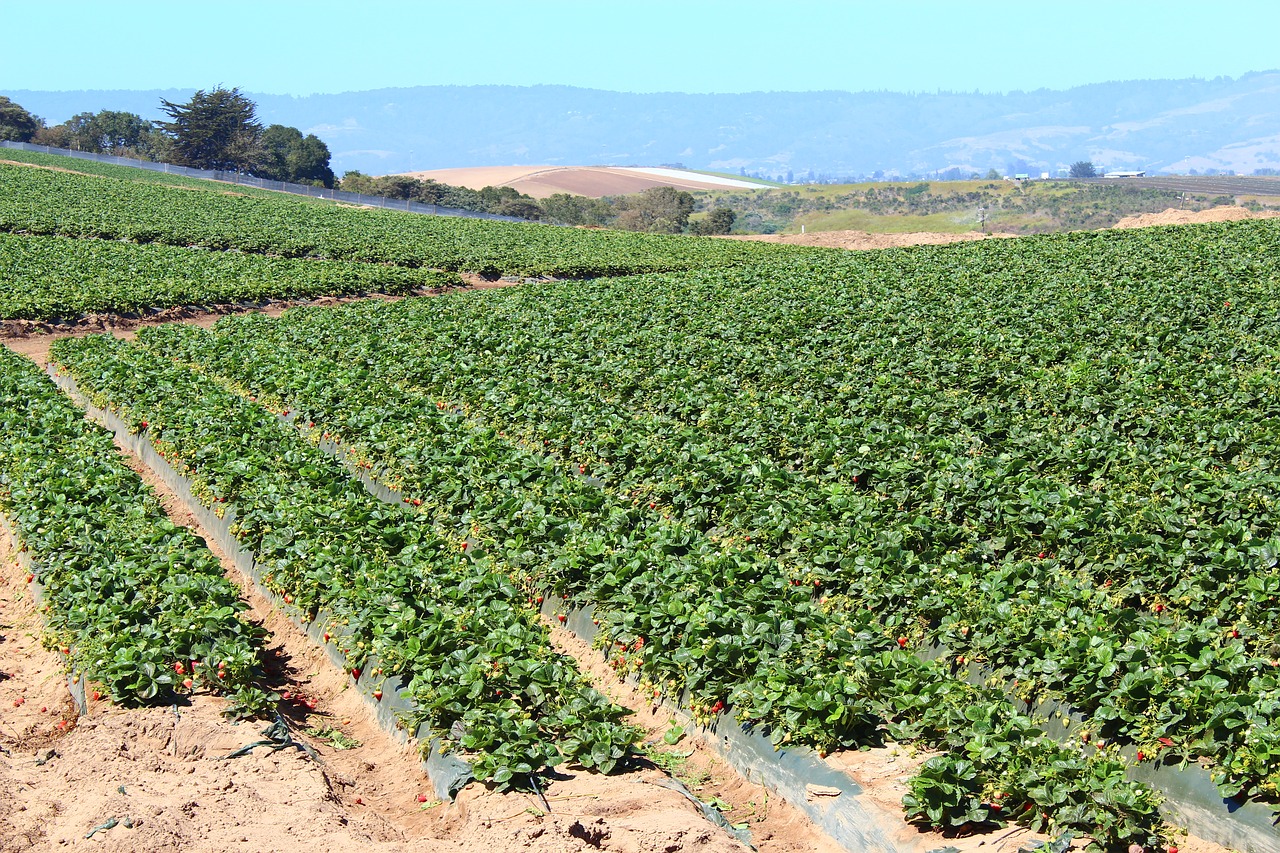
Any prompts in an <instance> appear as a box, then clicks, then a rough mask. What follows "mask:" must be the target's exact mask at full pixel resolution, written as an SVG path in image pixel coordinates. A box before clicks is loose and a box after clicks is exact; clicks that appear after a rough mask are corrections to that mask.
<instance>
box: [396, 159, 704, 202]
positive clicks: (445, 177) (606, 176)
mask: <svg viewBox="0 0 1280 853" xmlns="http://www.w3.org/2000/svg"><path fill="white" fill-rule="evenodd" d="M405 174H406V175H407V176H408V177H411V178H420V179H422V180H434V181H439V182H440V183H443V184H450V185H452V186H456V187H469V188H471V189H474V190H480V189H484V188H485V187H487V186H506V187H511V188H513V189H515V190H517V191H519V192H522V193H524V194H525V195H529V196H532V197H533V198H547V197H549V196H552V195H555V194H556V193H571V194H573V195H582V196H588V197H590V198H599V197H601V196H606V195H626V194H628V193H638V192H643V191H645V190H647V189H652V188H653V187H676V188H677V189H682V190H715V189H720V190H722V189H724V187H723V186H721V185H719V184H717V183H716V182H715V181H713V180H698V176H697V175H696V174H694V173H691V174H690V175H689V176H688V177H685V176H679V177H677V176H673V175H647V174H644V173H643V172H633V171H629V170H626V169H611V168H609V167H608V166H477V167H475V168H466V169H434V170H430V171H424V172H407V173H405Z"/></svg>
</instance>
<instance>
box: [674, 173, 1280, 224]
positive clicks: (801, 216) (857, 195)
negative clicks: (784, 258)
mask: <svg viewBox="0 0 1280 853" xmlns="http://www.w3.org/2000/svg"><path fill="white" fill-rule="evenodd" d="M1235 202H1236V199H1235V197H1234V196H1229V195H1228V196H1223V195H1221V194H1216V193H1207V192H1206V193H1192V192H1187V193H1185V194H1184V193H1182V192H1178V191H1174V190H1168V189H1151V188H1145V187H1137V186H1132V185H1126V184H1124V183H1122V182H1117V183H1114V184H1097V183H1086V182H1072V181H1027V182H1022V183H1019V182H1014V181H1002V180H996V181H992V180H981V181H919V182H895V183H865V184H844V185H806V186H801V187H795V188H787V189H782V188H778V189H771V190H764V191H752V192H745V193H739V192H710V193H699V194H698V203H699V207H700V208H701V209H711V208H714V207H721V206H723V207H729V208H732V209H733V210H734V211H735V212H736V213H737V214H738V220H737V222H736V224H735V231H736V232H740V233H798V232H799V231H800V228H801V226H804V227H805V228H806V229H807V230H808V231H838V230H846V229H852V230H859V231H869V232H871V233H873V234H897V233H905V232H911V231H933V232H942V233H961V232H965V231H977V230H979V229H980V228H982V227H983V225H984V223H985V227H986V230H987V231H1000V232H1005V233H1015V234H1037V233H1046V232H1054V231H1079V230H1091V229H1098V228H1109V227H1111V226H1112V225H1115V224H1116V223H1117V222H1118V221H1119V220H1121V219H1123V218H1124V217H1126V216H1132V215H1135V214H1141V213H1154V212H1158V211H1162V210H1165V209H1167V208H1170V207H1175V208H1176V207H1182V208H1185V209H1188V210H1204V209H1206V208H1209V207H1214V206H1217V205H1221V204H1234V203H1235ZM1249 203H1250V204H1251V205H1252V206H1254V207H1256V208H1262V207H1274V208H1276V209H1280V184H1278V185H1277V196H1276V197H1274V198H1261V199H1257V198H1255V199H1251V200H1250V201H1249ZM980 208H981V209H982V211H983V212H982V213H981V214H980V213H979V209H980Z"/></svg>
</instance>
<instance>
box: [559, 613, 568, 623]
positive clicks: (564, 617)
mask: <svg viewBox="0 0 1280 853" xmlns="http://www.w3.org/2000/svg"><path fill="white" fill-rule="evenodd" d="M556 618H557V619H559V620H560V621H561V622H567V621H569V617H568V616H565V615H564V614H563V613H561V614H560V615H559V616H557V617H556Z"/></svg>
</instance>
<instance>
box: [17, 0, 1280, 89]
mask: <svg viewBox="0 0 1280 853" xmlns="http://www.w3.org/2000/svg"><path fill="white" fill-rule="evenodd" d="M0 20H2V21H3V28H4V30H5V33H6V35H5V48H4V50H3V51H2V52H0V93H3V92H4V91H6V90H15V89H37V90H69V89H157V88H191V89H195V88H209V87H212V86H214V85H217V84H224V85H226V86H239V87H240V88H241V89H242V90H245V91H248V92H259V93H271V94H292V95H307V94H311V93H316V92H346V91H359V90H364V89H374V88H380V87H389V86H419V85H442V84H517V85H530V84H538V83H545V84H567V85H575V86H586V87H592V88H598V89H611V90H617V91H629V92H655V91H682V92H748V91H797V90H815V89H841V90H847V91H858V90H865V89H886V90H892V91H904V92H922V91H924V92H931V91H936V90H946V91H972V90H975V89H976V90H980V91H983V92H1004V91H1010V90H1014V89H1024V90H1028V89H1038V88H1052V89H1062V88H1068V87H1071V86H1075V85H1081V84H1087V83H1099V82H1106V81H1109V80H1127V79H1141V78H1182V77H1201V78H1205V77H1218V76H1229V77H1237V76H1239V75H1241V74H1244V73H1246V72H1249V71H1260V70H1269V69H1274V68H1277V67H1280V48H1277V35H1276V34H1277V33H1278V32H1280V3H1278V2H1276V0H1218V2H1215V3H1203V2H1194V3H1193V2H1176V0H1165V2H1149V0H1110V2H1094V0H1076V2H1056V0H1053V2H1050V0H1038V2H1025V0H1023V2H1016V3H1015V2H1004V0H985V2H983V1H982V0H973V1H972V2H963V1H962V0H896V2H895V0H877V2H863V0H846V2H831V0H821V1H820V2H819V1H817V0H815V2H805V0H792V2H769V3H762V2H753V1H752V0H737V2H724V0H683V2H670V0H646V1H645V2H639V3H636V2H632V3H623V2H588V0H524V2H512V0H469V2H468V0H448V2H436V0H423V2H389V0H366V1H365V2H343V3H338V2H331V0H310V2H292V0H256V2H242V0H224V2H217V1H216V0H215V2H212V3H192V2H182V0H179V2H173V0H168V2H163V3H161V2H151V0H133V2H127V3H101V2H82V0H59V2H55V3H44V2H31V0H0Z"/></svg>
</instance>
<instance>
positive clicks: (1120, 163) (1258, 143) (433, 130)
mask: <svg viewBox="0 0 1280 853" xmlns="http://www.w3.org/2000/svg"><path fill="white" fill-rule="evenodd" d="M234 82H235V81H227V83H228V85H232V84H234ZM191 91H192V90H189V89H187V90H174V89H170V90H165V91H160V90H156V91H81V92H40V91H21V90H18V91H13V90H9V91H0V94H5V95H8V96H9V97H11V98H12V99H13V100H14V101H16V102H17V103H19V104H21V105H22V106H24V107H26V108H27V109H29V110H31V111H32V112H34V113H36V114H37V115H39V116H41V117H43V118H44V119H45V120H46V121H48V122H49V123H51V124H57V123H59V122H62V121H64V120H66V119H68V118H70V117H71V116H72V115H74V114H76V113H79V112H85V111H97V110H102V109H115V110H129V111H132V112H137V113H140V114H141V115H143V116H145V117H147V118H152V119H158V118H162V117H163V116H162V115H161V113H160V111H159V107H160V98H161V97H165V98H168V99H169V100H176V101H182V100H185V99H187V98H189V97H190V95H191ZM247 94H248V95H249V96H250V97H252V98H253V99H254V100H255V101H256V102H257V104H258V107H259V110H258V112H259V117H260V118H261V119H262V121H263V122H264V123H266V124H270V123H277V122H278V123H281V124H286V125H292V126H294V127H298V128H301V129H302V130H304V131H305V132H308V133H315V134H316V135H317V136H319V137H320V138H321V139H323V140H324V141H325V142H326V143H327V144H328V145H329V148H330V150H331V151H332V152H333V167H334V171H336V172H337V173H338V174H342V173H343V172H345V171H347V170H351V169H358V170H360V171H362V172H365V173H366V174H388V173H398V172H408V171H413V170H420V169H433V170H434V169H446V168H453V167H463V166H466V167H471V166H508V165H513V164H529V163H542V164H549V165H551V166H569V165H574V164H588V165H607V166H631V165H645V166H658V165H661V164H676V163H679V164H682V165H684V166H687V167H689V168H692V169H705V170H709V171H717V172H728V173H734V174H737V173H739V172H740V171H742V172H750V173H759V174H763V175H765V176H770V177H773V176H779V177H785V176H786V175H787V174H788V173H791V174H792V175H793V176H794V178H795V179H796V180H804V179H807V178H810V177H811V174H812V176H827V177H849V176H858V175H874V174H875V173H876V172H882V173H884V174H885V175H893V174H895V173H896V174H898V175H903V176H905V175H907V174H910V173H915V174H917V175H920V176H922V177H925V176H930V175H932V174H933V173H941V172H945V171H946V170H949V169H955V170H957V171H959V172H964V173H970V172H979V173H985V172H986V171H987V170H988V169H990V168H995V169H997V170H1000V171H1001V172H1006V173H1015V172H1028V173H1039V172H1044V171H1047V172H1050V173H1054V174H1056V173H1057V172H1058V171H1059V170H1061V169H1065V168H1066V167H1067V166H1069V165H1070V164H1071V163H1073V162H1075V161H1077V160H1091V161H1093V162H1094V163H1095V164H1096V165H1099V166H1101V167H1103V168H1104V169H1126V170H1130V169H1133V170H1137V169H1140V170H1146V171H1147V172H1148V174H1154V173H1158V172H1188V171H1190V170H1191V169H1196V170H1198V171H1201V172H1203V171H1205V170H1209V169H1214V170H1234V171H1236V172H1239V173H1241V174H1250V173H1252V172H1253V171H1254V170H1256V169H1264V168H1280V71H1261V72H1255V73H1251V74H1246V75H1244V76H1242V77H1238V78H1230V77H1219V78H1215V79H1211V80H1201V79H1189V80H1135V81H1123V82H1112V83H1099V84H1095V85H1090V86H1079V87H1076V88H1073V89H1067V90H1063V91H1053V90H1047V89H1040V90H1036V91H1032V92H1018V91H1015V92H1007V93H999V94H983V93H979V92H928V93H912V94H908V93H901V92H841V91H823V92H750V93H744V94H700V95H691V94H679V93H669V92H668V93H646V94H636V93H622V92H606V91H600V90H596V89H579V88H573V87H569V86H420V87H414V88H401V89H379V90H375V91H367V92H345V93H342V94H322V95H310V96H307V97H293V96H287V95H269V94H259V93H254V92H249V93H247Z"/></svg>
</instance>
